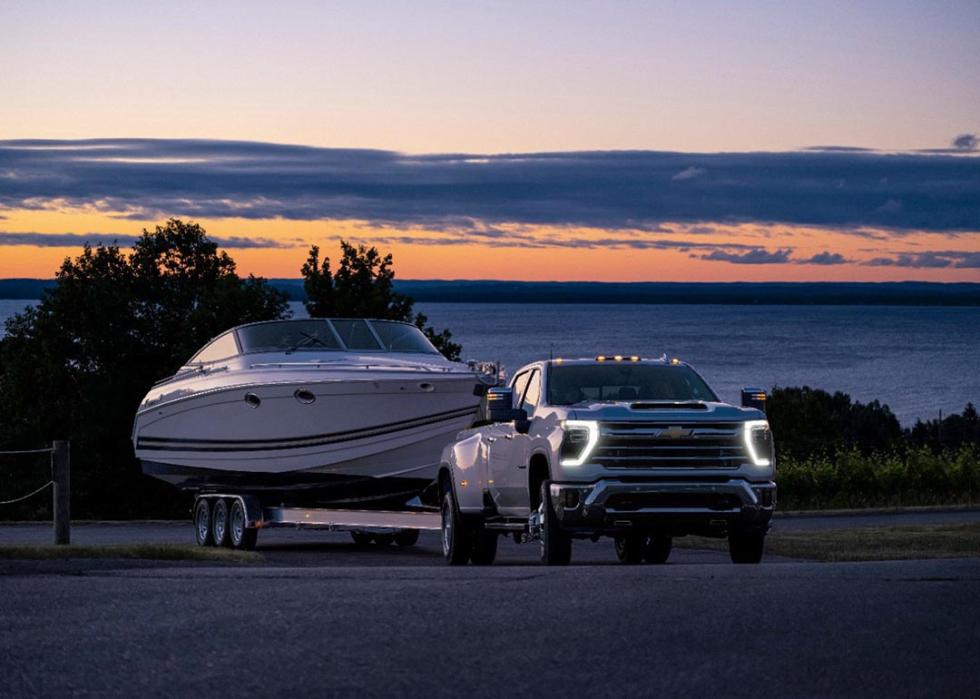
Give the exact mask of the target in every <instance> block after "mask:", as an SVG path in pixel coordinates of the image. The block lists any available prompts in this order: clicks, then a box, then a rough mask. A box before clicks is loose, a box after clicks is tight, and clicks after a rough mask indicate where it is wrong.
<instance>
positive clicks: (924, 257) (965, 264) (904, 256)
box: [863, 250, 980, 269]
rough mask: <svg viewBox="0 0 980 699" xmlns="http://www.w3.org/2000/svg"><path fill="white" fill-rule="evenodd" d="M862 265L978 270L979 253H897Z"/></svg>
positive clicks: (951, 251)
mask: <svg viewBox="0 0 980 699" xmlns="http://www.w3.org/2000/svg"><path fill="white" fill-rule="evenodd" d="M863 264H865V265H868V266H871V267H912V268H919V269H936V268H947V267H956V268H959V269H980V252H972V251H967V250H934V251H927V252H920V253H899V254H895V255H891V256H889V257H874V258H872V259H870V260H868V261H867V262H864V263H863Z"/></svg>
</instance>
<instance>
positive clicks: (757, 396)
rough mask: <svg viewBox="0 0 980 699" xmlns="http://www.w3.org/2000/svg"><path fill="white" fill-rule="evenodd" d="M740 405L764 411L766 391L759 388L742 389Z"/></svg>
mask: <svg viewBox="0 0 980 699" xmlns="http://www.w3.org/2000/svg"><path fill="white" fill-rule="evenodd" d="M742 407H743V408H756V409H757V410H761V411H762V412H766V392H765V390H763V389H761V388H743V389H742Z"/></svg>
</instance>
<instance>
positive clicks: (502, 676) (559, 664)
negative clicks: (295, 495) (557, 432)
mask: <svg viewBox="0 0 980 699" xmlns="http://www.w3.org/2000/svg"><path fill="white" fill-rule="evenodd" d="M791 519H795V518H791ZM784 523H785V525H786V526H787V527H788V526H799V525H798V524H797V525H791V524H790V520H789V519H787V520H783V521H781V522H780V527H782V526H783V524H784ZM45 534H49V530H48V529H45V528H43V527H36V526H33V525H32V526H13V527H0V543H13V542H14V540H15V539H16V540H20V541H22V542H24V540H25V539H30V538H34V537H39V538H40V539H41V540H43V541H46V540H47V539H46V538H45ZM73 534H74V537H75V541H76V542H77V543H124V542H126V543H132V542H133V537H134V535H135V536H137V537H138V538H139V539H140V540H142V541H155V542H158V543H164V542H175V543H180V542H184V543H186V542H187V541H189V540H190V537H191V531H190V528H189V526H187V525H183V524H145V525H135V526H134V525H80V526H76V527H75V529H74V532H73ZM25 543H26V542H25ZM259 550H260V553H262V555H263V557H264V559H265V563H264V564H262V565H254V566H229V565H214V564H190V563H183V564H173V563H150V562H142V561H113V560H108V561H107V560H102V561H44V562H28V561H6V562H4V561H0V629H2V632H0V696H3V697H7V696H61V695H89V694H95V695H109V696H136V695H141V696H163V695H167V696H183V695H188V694H191V693H194V694H201V693H208V694H210V695H211V696H226V695H228V694H231V693H249V694H262V695H269V696H284V695H290V696H392V695H395V696H398V695H406V696H461V695H463V696H468V697H483V696H487V697H489V696H494V697H499V696H516V695H525V694H534V695H543V696H553V695H564V696H590V697H591V696H649V695H654V694H659V695H662V696H685V697H691V696H695V697H696V696H708V695H711V696H752V697H757V696H759V695H770V696H814V697H817V696H819V697H824V696H886V695H898V696H970V697H973V696H976V688H977V687H978V686H980V664H978V663H977V655H976V653H977V648H980V621H978V620H980V559H963V560H930V561H895V562H874V563H809V562H799V561H792V560H788V559H779V558H776V557H767V558H766V559H765V561H764V562H763V564H761V565H758V566H735V565H732V564H731V563H729V562H728V557H727V555H725V554H723V553H718V552H713V551H693V550H684V549H678V550H675V552H674V554H673V555H672V557H671V560H670V563H668V564H667V565H665V566H622V565H619V564H617V563H616V561H615V556H614V554H613V551H612V546H611V544H610V543H609V541H608V540H603V541H601V542H598V543H595V544H593V543H589V542H585V543H583V542H576V544H575V563H576V565H572V566H570V567H567V568H544V567H541V566H539V565H537V563H536V554H537V549H536V546H534V545H521V546H518V545H516V544H514V543H512V542H509V541H508V542H505V543H503V544H502V545H501V550H500V556H499V558H498V561H499V563H498V565H495V566H492V567H473V566H468V567H465V568H449V567H446V566H445V565H444V564H443V563H442V560H441V557H440V552H439V542H438V537H437V536H436V535H435V534H425V535H423V537H422V538H421V540H420V542H419V545H418V546H416V547H413V548H409V549H398V548H395V547H387V548H385V549H379V548H378V547H374V546H369V547H357V546H354V545H353V543H352V542H351V541H350V539H349V537H348V536H347V535H345V534H341V533H331V532H296V531H288V530H286V531H284V530H280V531H271V530H270V531H264V532H262V535H261V536H260V549H259Z"/></svg>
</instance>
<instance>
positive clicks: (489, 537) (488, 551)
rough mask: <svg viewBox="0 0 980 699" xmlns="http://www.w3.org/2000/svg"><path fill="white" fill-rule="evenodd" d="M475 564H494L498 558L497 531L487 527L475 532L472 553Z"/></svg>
mask: <svg viewBox="0 0 980 699" xmlns="http://www.w3.org/2000/svg"><path fill="white" fill-rule="evenodd" d="M470 557H471V559H472V561H473V565H477V566H488V565H492V564H493V561H494V559H496V558H497V533H496V532H488V531H487V530H486V529H481V530H480V531H477V532H474V535H473V551H472V553H471V555H470Z"/></svg>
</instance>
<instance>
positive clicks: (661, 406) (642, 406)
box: [630, 401, 708, 410]
mask: <svg viewBox="0 0 980 699" xmlns="http://www.w3.org/2000/svg"><path fill="white" fill-rule="evenodd" d="M630 409H631V410H707V409H708V406H707V405H705V404H704V403H698V402H696V401H687V402H683V403H673V402H668V401H657V402H656V403H631V404H630Z"/></svg>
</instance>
